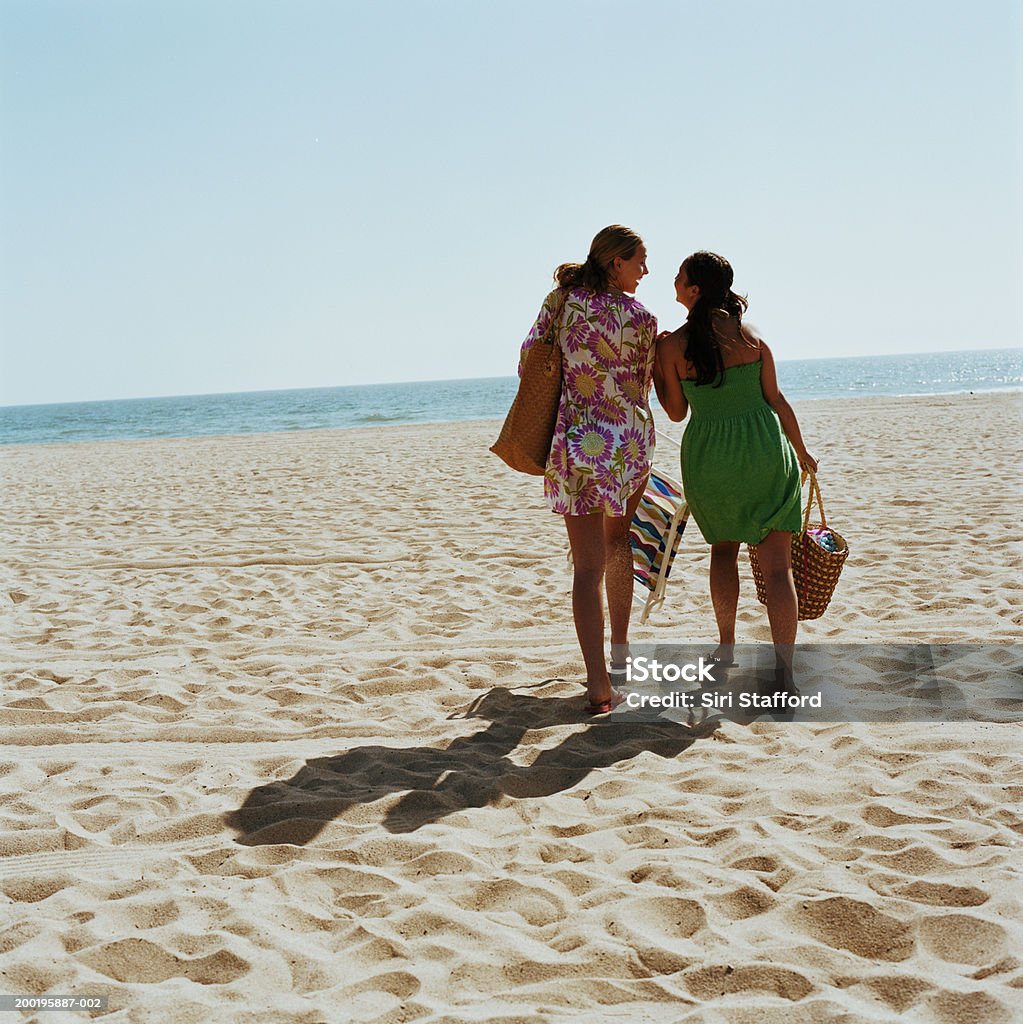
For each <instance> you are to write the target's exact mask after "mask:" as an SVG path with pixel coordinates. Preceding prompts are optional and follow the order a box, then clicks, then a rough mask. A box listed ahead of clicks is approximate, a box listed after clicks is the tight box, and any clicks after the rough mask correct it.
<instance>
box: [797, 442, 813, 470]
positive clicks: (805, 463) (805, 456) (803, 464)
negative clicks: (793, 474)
mask: <svg viewBox="0 0 1023 1024" xmlns="http://www.w3.org/2000/svg"><path fill="white" fill-rule="evenodd" d="M796 458H797V459H799V468H800V469H801V470H803V472H804V473H816V472H817V460H816V459H815V458H814V457H813V456H812V455H811V454H810V453H809V452H808V451H807V450H806V449H805V448H804V449H803V450H802V451H801V452H796Z"/></svg>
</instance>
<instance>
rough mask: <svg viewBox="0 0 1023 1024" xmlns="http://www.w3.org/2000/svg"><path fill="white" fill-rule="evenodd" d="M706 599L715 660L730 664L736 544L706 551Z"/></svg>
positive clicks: (736, 594)
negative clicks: (711, 614) (714, 627)
mask: <svg viewBox="0 0 1023 1024" xmlns="http://www.w3.org/2000/svg"><path fill="white" fill-rule="evenodd" d="M710 599H711V602H712V603H713V605H714V618H715V619H717V624H718V649H717V650H716V651H715V652H714V657H715V658H720V659H721V660H722V661H726V662H727V661H731V660H732V653H733V649H734V647H735V612H736V608H737V607H738V605H739V544H738V543H737V542H736V541H730V540H727V541H722V542H720V543H718V544H713V545H711V549H710Z"/></svg>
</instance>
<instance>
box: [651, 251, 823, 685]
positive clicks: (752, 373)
mask: <svg viewBox="0 0 1023 1024" xmlns="http://www.w3.org/2000/svg"><path fill="white" fill-rule="evenodd" d="M732 281H733V274H732V268H731V266H730V264H729V263H728V261H727V260H726V259H724V257H722V256H718V255H716V254H714V253H710V252H698V253H694V254H693V255H692V256H690V257H689V258H688V259H686V260H685V262H683V264H682V266H681V267H680V268H679V272H678V276H677V277H676V278H675V296H676V298H677V300H678V301H679V302H680V303H681V304H682V305H683V306H685V307H686V309H687V310H688V311H689V316H688V318H687V319H686V322H685V323H684V324H683V325H682V327H680V328H679V329H678V330H677V331H675V332H674V333H673V334H668V335H665V336H664V337H662V338H661V340H660V342H659V344H658V347H657V366H656V369H655V378H654V379H655V384H656V387H657V397H658V399H659V401H660V403H661V405H662V406H663V407H664V411H665V412H666V413H667V414H668V416H669V417H670V418H671V419H672V420H674V421H676V422H680V421H681V420H683V419H685V417H686V414H687V413H688V412H690V411H691V412H692V418H691V419H690V421H689V423H688V425H687V426H686V430H685V434H684V435H683V437H682V483H683V486H684V488H685V494H686V501H687V502H688V503H689V508H690V511H691V512H692V516H693V518H694V519H695V520H696V524H697V525H698V526H699V527H700V531H701V532H702V533H703V536H704V539H705V540H706V541H707V542H708V543H709V544H710V545H711V559H710V593H711V599H712V601H713V603H714V615H715V618H716V619H717V626H718V639H719V647H718V649H717V651H715V652H714V656H715V657H716V658H717V659H718V660H719V661H721V662H723V663H726V664H727V663H729V662H731V660H732V649H733V646H734V644H735V613H736V606H737V604H738V600H739V572H738V564H737V563H738V557H739V545H740V544H743V543H745V544H752V545H755V546H756V547H757V554H758V556H759V561H760V566H761V568H762V570H763V573H764V582H765V584H766V589H767V615H768V619H769V621H770V624H771V637H772V639H773V641H774V644H775V654H776V661H777V666H778V669H779V672H781V673H782V674H783V675H784V677H785V678H786V679H788V680H791V671H792V648H793V645H794V644H795V642H796V615H797V601H796V590H795V586H794V585H793V582H792V570H791V566H790V550H791V541H792V533H793V532H795V531H798V530H799V529H800V527H801V526H802V519H801V514H800V474H799V471H800V467H802V468H803V469H813V470H815V471H816V469H817V460H816V459H814V458H813V456H812V455H810V453H809V452H807V450H806V446H805V445H804V444H803V437H802V434H801V433H800V431H799V424H798V422H797V421H796V414H795V413H794V412H793V411H792V406H790V405H789V403H788V402H787V401H786V400H785V396H784V395H783V394H782V393H781V391H780V390H779V388H778V378H777V376H776V374H775V368H774V357H773V356H772V355H771V350H770V349H769V348H768V347H767V345H766V344H765V343H764V341H763V339H762V338H761V337H760V335H759V334H758V333H757V331H756V330H755V329H754V328H753V327H751V326H750V325H749V324H747V323H744V322H743V319H742V317H743V313H745V311H746V300H745V299H744V298H743V297H742V296H740V295H736V294H735V292H734V291H732Z"/></svg>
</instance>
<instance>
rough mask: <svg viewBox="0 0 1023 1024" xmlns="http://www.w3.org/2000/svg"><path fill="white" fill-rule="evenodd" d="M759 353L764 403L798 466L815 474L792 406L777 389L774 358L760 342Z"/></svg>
mask: <svg viewBox="0 0 1023 1024" xmlns="http://www.w3.org/2000/svg"><path fill="white" fill-rule="evenodd" d="M760 352H761V356H762V358H763V360H764V362H763V366H762V367H761V371H760V386H761V388H762V389H763V392H764V401H765V402H767V404H768V405H769V406H770V407H771V408H772V409H773V410H774V411H775V412H776V413H777V414H778V419H779V420H780V421H781V426H782V430H784V431H785V434H786V436H787V437H788V439H789V440H790V441H791V442H792V447H793V448H795V450H796V458H797V459H799V465H800V466H801V467H802V468H803V469H812V470H813V471H814V472H815V473H816V472H817V460H816V459H815V458H814V457H813V456H812V455H811V454H810V453H809V452H808V451H807V450H806V445H805V444H803V435H802V434H801V433H800V431H799V421H798V420H797V419H796V414H795V413H794V412H793V411H792V406H791V405H789V403H788V400H787V399H786V398H785V396H784V395H783V394H782V393H781V389H780V388H779V387H778V374H777V371H776V370H775V368H774V356H773V355H771V350H770V349H769V348H768V347H767V345H765V344H764V342H763V341H761V342H760Z"/></svg>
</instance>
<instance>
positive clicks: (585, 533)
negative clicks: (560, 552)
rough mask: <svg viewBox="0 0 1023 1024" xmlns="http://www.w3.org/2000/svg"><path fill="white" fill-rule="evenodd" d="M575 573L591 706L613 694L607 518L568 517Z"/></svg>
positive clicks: (578, 629) (576, 615)
mask: <svg viewBox="0 0 1023 1024" xmlns="http://www.w3.org/2000/svg"><path fill="white" fill-rule="evenodd" d="M565 526H566V527H567V529H568V541H569V544H570V545H571V546H572V562H573V563H574V566H575V571H574V575H573V579H572V616H573V618H574V619H575V632H576V636H577V637H578V638H579V647H580V648H581V649H582V652H583V662H584V663H585V665H586V693H587V694H588V695H589V698H590V703H591V704H599V703H601V702H602V701H606V700H610V699H611V696H612V694H613V693H614V690H613V688H612V686H611V679H610V677H609V676H608V674H607V662H606V661H605V660H604V601H603V594H602V593H601V584H602V583H603V580H604V517H603V516H602V515H592V516H565Z"/></svg>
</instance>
